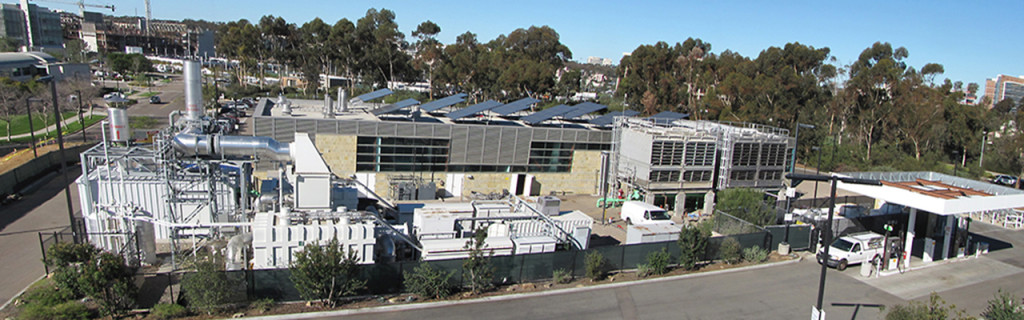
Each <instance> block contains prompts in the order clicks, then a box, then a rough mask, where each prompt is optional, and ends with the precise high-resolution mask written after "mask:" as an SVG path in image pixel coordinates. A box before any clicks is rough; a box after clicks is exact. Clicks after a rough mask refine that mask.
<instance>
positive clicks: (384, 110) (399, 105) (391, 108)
mask: <svg viewBox="0 0 1024 320" xmlns="http://www.w3.org/2000/svg"><path fill="white" fill-rule="evenodd" d="M417 104H420V102H419V101H416V99H405V100H402V101H399V102H395V103H394V104H389V105H386V106H383V107H380V108H377V109H374V110H373V111H370V113H372V114H373V115H375V116H379V115H382V114H388V113H392V112H395V111H398V110H402V109H405V108H408V107H411V106H414V105H417Z"/></svg>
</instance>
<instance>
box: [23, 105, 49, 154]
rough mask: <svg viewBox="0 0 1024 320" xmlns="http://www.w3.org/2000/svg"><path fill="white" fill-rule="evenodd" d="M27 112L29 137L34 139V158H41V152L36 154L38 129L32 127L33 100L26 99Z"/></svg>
mask: <svg viewBox="0 0 1024 320" xmlns="http://www.w3.org/2000/svg"><path fill="white" fill-rule="evenodd" d="M25 111H26V112H28V135H29V136H30V137H32V157H33V158H39V152H36V128H33V126H32V98H25ZM44 124H45V123H44Z"/></svg>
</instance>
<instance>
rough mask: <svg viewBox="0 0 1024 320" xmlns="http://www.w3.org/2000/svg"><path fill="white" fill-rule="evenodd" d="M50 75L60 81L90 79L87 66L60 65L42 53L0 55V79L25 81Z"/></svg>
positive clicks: (74, 64) (55, 59)
mask: <svg viewBox="0 0 1024 320" xmlns="http://www.w3.org/2000/svg"><path fill="white" fill-rule="evenodd" d="M46 75H52V76H53V77H54V78H56V79H58V80H60V79H65V78H73V79H82V80H89V79H91V76H92V75H91V74H90V72H89V65H87V64H84V63H60V62H58V61H57V58H54V57H53V56H51V55H49V54H46V53H42V52H3V53H0V77H7V78H11V79H13V80H15V81H25V80H28V79H31V78H32V77H35V76H46Z"/></svg>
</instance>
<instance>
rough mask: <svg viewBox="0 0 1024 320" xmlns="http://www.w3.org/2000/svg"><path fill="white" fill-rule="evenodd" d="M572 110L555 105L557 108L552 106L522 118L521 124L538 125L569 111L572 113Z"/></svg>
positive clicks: (571, 108)
mask: <svg viewBox="0 0 1024 320" xmlns="http://www.w3.org/2000/svg"><path fill="white" fill-rule="evenodd" d="M573 110H575V109H574V108H573V107H570V106H567V105H564V104H560V105H557V106H554V107H551V108H547V109H544V110H541V111H537V112H534V113H533V114H531V115H528V116H525V117H523V118H522V120H523V122H526V123H528V124H537V123H540V122H542V121H545V120H548V119H551V118H554V117H557V116H560V115H563V114H565V113H566V112H570V111H573Z"/></svg>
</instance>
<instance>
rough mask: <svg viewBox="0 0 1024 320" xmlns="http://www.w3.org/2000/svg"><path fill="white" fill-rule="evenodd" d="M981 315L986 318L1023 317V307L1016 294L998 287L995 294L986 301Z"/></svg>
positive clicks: (989, 319) (994, 319) (1000, 319)
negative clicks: (986, 305)
mask: <svg viewBox="0 0 1024 320" xmlns="http://www.w3.org/2000/svg"><path fill="white" fill-rule="evenodd" d="M981 317H982V318H984V319H987V320H1002V319H1024V308H1022V307H1021V303H1020V299H1018V298H1017V296H1015V295H1013V294H1012V293H1008V292H1003V289H999V291H998V292H997V293H996V296H995V297H994V298H992V300H989V301H988V307H987V308H985V311H984V312H982V313H981Z"/></svg>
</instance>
